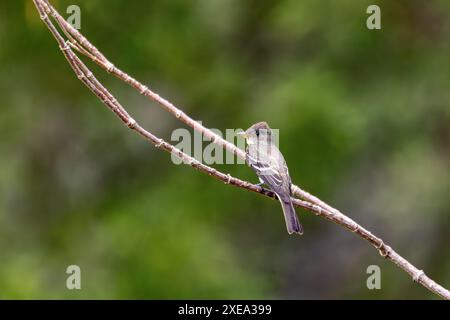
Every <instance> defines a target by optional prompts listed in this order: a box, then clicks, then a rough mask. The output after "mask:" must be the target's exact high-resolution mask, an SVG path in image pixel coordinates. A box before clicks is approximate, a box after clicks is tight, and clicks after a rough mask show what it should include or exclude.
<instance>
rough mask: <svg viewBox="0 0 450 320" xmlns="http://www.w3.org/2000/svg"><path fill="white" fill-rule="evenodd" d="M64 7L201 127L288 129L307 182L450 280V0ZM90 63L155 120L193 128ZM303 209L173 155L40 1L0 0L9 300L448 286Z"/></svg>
mask: <svg viewBox="0 0 450 320" xmlns="http://www.w3.org/2000/svg"><path fill="white" fill-rule="evenodd" d="M52 3H53V4H54V5H56V7H57V8H58V9H59V10H60V11H61V12H62V13H65V8H66V7H67V6H68V5H69V4H77V5H79V6H80V7H81V12H82V20H81V23H82V29H81V31H82V32H83V33H84V34H85V35H86V36H87V37H88V38H89V39H90V40H91V41H92V42H93V43H94V44H96V45H97V46H98V47H99V48H100V50H101V51H103V53H104V54H105V55H106V56H107V57H109V58H110V59H111V60H112V61H113V62H114V63H115V64H116V65H117V66H119V67H120V68H122V69H123V70H126V71H128V72H129V73H130V74H131V75H133V76H135V77H136V78H138V79H140V80H141V81H142V82H144V83H147V84H149V85H150V87H151V88H153V89H154V90H156V91H157V92H159V93H160V94H161V95H162V96H163V97H166V98H168V99H169V100H171V101H172V102H174V103H175V104H176V105H179V106H180V107H182V108H183V109H184V110H185V111H186V112H187V113H188V114H190V115H192V116H193V117H194V118H195V119H199V120H202V121H203V123H204V124H205V125H207V126H208V127H213V128H219V129H221V130H224V129H226V128H246V127H248V126H249V125H251V124H252V123H254V122H256V121H261V120H266V121H268V122H269V124H270V125H271V126H272V127H274V128H280V146H281V149H282V151H283V153H284V155H285V158H286V159H287V162H288V164H289V166H290V172H291V175H292V178H293V180H294V181H295V182H296V183H298V184H300V185H301V186H302V187H304V188H305V189H306V190H308V191H310V192H312V193H313V194H315V195H317V196H319V197H321V198H322V199H324V200H326V201H327V202H330V203H331V204H333V205H334V206H336V207H337V208H340V209H341V210H342V211H344V212H346V213H347V214H348V215H349V216H350V217H352V218H354V219H355V220H356V221H358V222H360V223H361V224H362V225H364V226H367V227H368V228H369V229H370V230H372V231H373V232H374V233H375V234H377V235H379V236H381V237H382V238H384V239H385V240H386V241H387V243H389V244H390V245H392V246H393V247H394V248H396V249H398V251H399V253H400V254H402V255H404V256H405V257H407V258H408V259H410V261H411V262H412V263H414V264H416V265H417V266H419V267H421V268H423V269H424V270H425V271H426V272H427V274H429V275H430V276H431V277H432V278H435V279H436V280H437V281H438V282H440V283H442V284H444V285H445V286H447V287H450V253H449V252H450V251H449V249H448V248H449V244H450V218H449V213H450V197H449V195H450V170H449V167H450V166H449V161H450V59H449V57H450V46H449V40H450V25H449V24H450V19H449V16H450V2H449V1H447V0H433V1H418V0H415V1H406V0H401V1H368V0H352V1H350V0H342V1H332V0H319V1H318V0H277V1H257V0H252V1H238V0H197V1H182V0H176V1H175V0H170V1H137V0H133V1H119V0H95V1H93V0H77V1H73V0H71V1H62V0H59V1H56V0H53V1H52ZM370 4H378V5H379V6H380V7H381V10H382V30H378V31H377V30H375V31H369V30H368V29H367V28H366V25H365V24H366V18H367V17H368V15H367V14H366V8H367V6H368V5H370ZM89 65H91V66H92V67H93V69H94V71H95V72H96V74H97V75H98V77H99V78H100V79H101V80H102V81H104V83H105V84H106V85H107V86H108V87H109V88H111V90H112V92H113V93H114V94H115V95H116V96H117V98H118V99H119V100H120V101H121V102H122V103H123V104H124V105H126V106H127V107H128V108H129V111H130V113H131V114H132V115H134V117H135V118H137V119H139V121H140V122H141V123H142V124H144V125H145V126H146V127H147V128H148V129H149V130H151V131H152V132H154V133H155V134H157V135H160V136H161V137H163V138H166V139H168V138H170V134H171V132H172V130H173V129H175V128H178V127H182V124H181V123H179V122H177V121H176V119H174V118H173V117H171V116H170V115H169V114H167V113H165V112H164V111H163V110H161V109H160V108H159V107H158V106H156V105H154V104H152V103H149V102H148V101H147V100H145V99H144V98H143V97H141V96H139V95H138V94H137V93H136V92H135V91H133V90H132V89H131V88H129V87H127V86H126V85H124V84H123V83H121V82H120V81H118V80H117V79H114V78H112V77H110V76H108V75H106V74H105V73H104V72H103V71H102V70H100V69H99V68H98V67H96V66H94V65H92V64H89ZM218 168H220V169H223V170H225V171H227V172H230V173H232V174H235V175H238V176H240V177H242V178H245V179H249V180H251V181H256V177H255V176H254V174H253V172H251V170H250V169H249V168H247V167H245V166H242V165H222V166H218ZM298 213H299V215H300V219H301V221H302V222H303V224H304V227H305V235H304V236H302V237H292V236H288V235H287V233H286V231H285V226H284V221H283V218H282V214H281V209H280V207H279V204H277V203H276V202H274V201H269V200H267V199H264V198H262V197H260V196H258V195H255V194H252V193H248V192H243V191H241V190H238V189H236V188H232V187H229V186H226V185H224V184H222V183H219V182H217V181H215V180H214V179H211V178H209V177H207V176H205V175H203V174H200V173H198V172H196V171H195V170H192V169H190V168H189V167H187V166H176V165H174V164H172V163H171V161H170V156H169V155H167V154H165V153H163V152H161V151H158V150H157V149H155V148H153V147H151V146H149V145H148V144H147V143H146V142H145V141H144V140H143V139H141V138H140V137H138V136H137V135H134V134H133V133H131V132H130V131H128V130H127V129H126V128H125V127H124V126H123V125H121V124H120V122H119V121H118V120H117V119H116V118H115V117H114V115H113V114H112V113H111V112H109V111H108V110H106V108H104V107H103V106H102V105H101V103H100V102H99V101H98V100H97V99H95V98H94V96H93V95H92V94H91V93H90V92H89V91H88V90H87V89H86V88H85V87H83V86H82V85H81V83H79V82H78V80H77V79H76V77H75V76H74V75H73V74H72V71H71V70H70V68H69V66H68V64H67V63H66V62H65V60H64V58H63V56H62V55H61V53H60V51H59V49H58V48H57V46H56V43H55V42H54V40H53V39H52V38H51V35H50V34H49V32H48V31H47V30H46V29H45V27H44V25H43V24H42V23H41V21H40V20H39V16H38V14H37V13H36V11H35V9H34V6H33V4H32V1H30V0H26V1H25V0H20V1H19V0H15V1H2V2H1V3H0V298H4V299H5V298H20V299H24V298H26V299H28V298H32V299H34V298H46V299H47V298H72V299H78V298H295V299H301V298H367V299H378V298H387V299H390V298H401V299H403V298H430V299H432V298H435V296H433V295H432V294H430V293H428V292H427V291H426V290H425V289H423V288H421V287H420V286H418V285H417V284H414V283H413V282H412V281H411V279H410V278H409V277H408V276H407V275H406V274H405V273H404V272H402V271H400V270H399V269H398V268H396V267H395V266H394V265H393V264H390V263H388V262H386V261H384V260H383V259H382V258H381V257H380V256H379V255H378V254H377V252H376V251H375V250H374V249H373V248H372V247H370V246H369V245H367V243H365V242H364V241H362V240H361V239H359V238H357V237H356V236H354V235H353V234H351V233H350V232H348V231H345V230H343V229H342V228H341V227H339V226H336V225H333V224H331V223H329V222H327V221H325V220H322V219H320V218H317V217H315V216H313V215H311V214H309V213H307V212H304V211H301V210H299V212H298ZM70 264H77V265H79V266H80V267H81V270H82V290H80V291H69V290H67V289H66V288H65V281H66V277H67V275H66V274H65V270H66V268H67V266H68V265H70ZM371 264H377V265H379V266H380V267H381V270H382V289H381V290H374V291H369V290H368V289H367V288H366V278H367V276H368V275H367V274H366V268H367V266H369V265H371Z"/></svg>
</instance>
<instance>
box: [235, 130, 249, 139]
mask: <svg viewBox="0 0 450 320" xmlns="http://www.w3.org/2000/svg"><path fill="white" fill-rule="evenodd" d="M236 135H237V136H238V137H242V138H244V139H247V138H248V134H247V133H246V132H245V131H240V132H238V133H236Z"/></svg>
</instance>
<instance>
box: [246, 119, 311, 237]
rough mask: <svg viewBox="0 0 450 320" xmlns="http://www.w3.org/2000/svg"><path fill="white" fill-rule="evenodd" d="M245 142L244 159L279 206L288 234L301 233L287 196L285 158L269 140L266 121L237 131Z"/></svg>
mask: <svg viewBox="0 0 450 320" xmlns="http://www.w3.org/2000/svg"><path fill="white" fill-rule="evenodd" d="M239 135H241V136H243V137H244V138H245V140H246V142H247V147H246V149H245V151H246V162H247V164H248V165H249V166H250V167H251V168H252V169H253V170H254V171H255V172H256V174H257V175H258V178H259V181H260V182H261V184H266V185H267V186H269V187H270V189H271V190H272V191H273V192H274V193H275V194H276V195H277V197H278V199H279V200H280V202H281V206H282V208H283V213H284V218H285V220H286V227H287V230H288V233H289V234H292V233H298V234H303V227H302V225H301V224H300V222H299V221H298V218H297V215H296V213H295V210H294V206H293V204H292V199H291V177H290V176H289V171H288V167H287V165H286V161H285V160H284V158H283V155H282V154H281V152H280V150H278V148H277V147H276V146H275V144H274V142H273V140H272V130H271V129H270V128H269V126H268V125H267V123H266V122H258V123H256V124H254V125H252V126H251V127H250V128H248V129H247V130H246V131H245V132H240V133H239Z"/></svg>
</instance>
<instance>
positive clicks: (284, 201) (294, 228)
mask: <svg viewBox="0 0 450 320" xmlns="http://www.w3.org/2000/svg"><path fill="white" fill-rule="evenodd" d="M277 196H278V199H279V200H280V202H281V206H282V207H283V213H284V219H285V220H286V228H287V231H288V233H289V234H292V233H298V234H303V227H302V225H301V224H300V222H299V221H298V218H297V214H296V213H295V209H294V205H293V204H292V199H291V197H290V196H289V195H278V194H277Z"/></svg>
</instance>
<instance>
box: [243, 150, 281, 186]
mask: <svg viewBox="0 0 450 320" xmlns="http://www.w3.org/2000/svg"><path fill="white" fill-rule="evenodd" d="M248 160H249V164H250V166H251V167H252V168H253V170H255V172H256V174H257V175H258V177H260V178H261V179H262V180H263V181H264V182H265V183H266V184H267V185H269V186H270V187H279V186H281V185H282V184H283V178H282V176H281V174H280V171H279V169H278V168H277V167H275V166H272V165H270V163H269V162H263V161H257V160H256V159H255V158H253V157H250V156H249V157H248Z"/></svg>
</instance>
